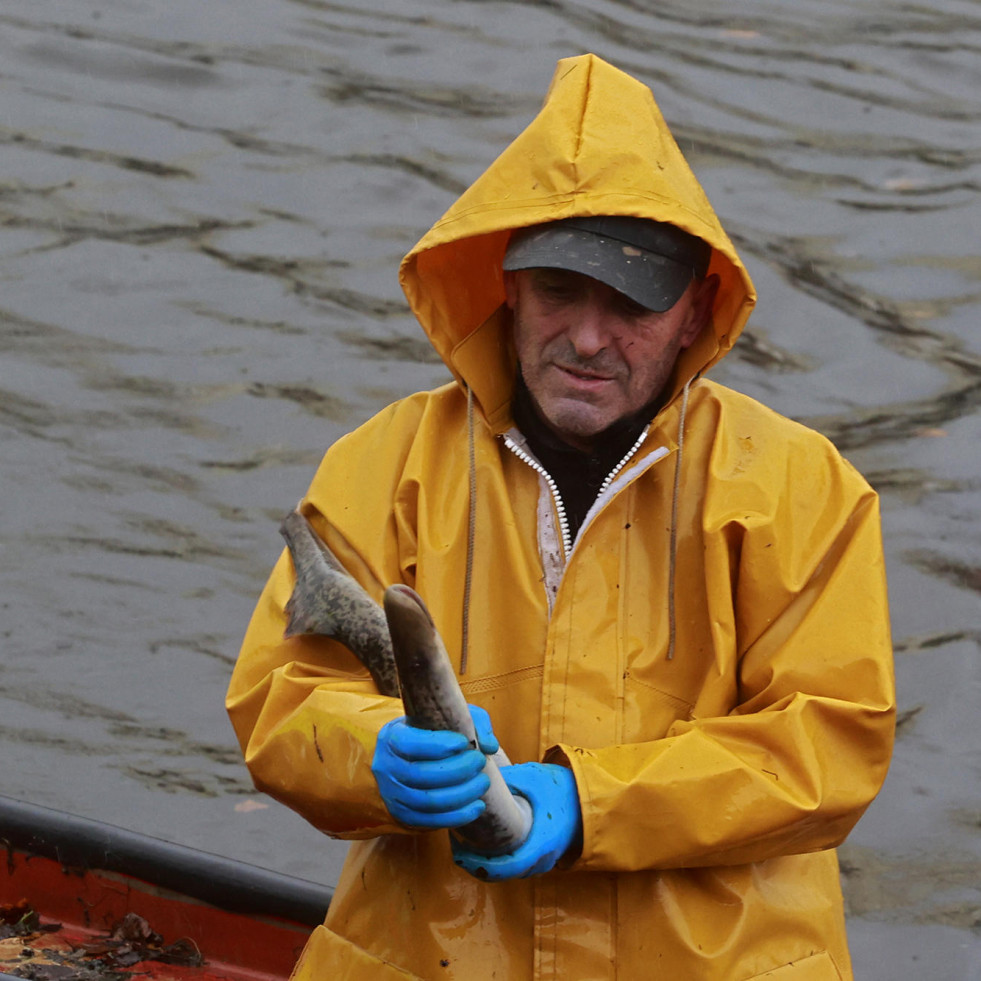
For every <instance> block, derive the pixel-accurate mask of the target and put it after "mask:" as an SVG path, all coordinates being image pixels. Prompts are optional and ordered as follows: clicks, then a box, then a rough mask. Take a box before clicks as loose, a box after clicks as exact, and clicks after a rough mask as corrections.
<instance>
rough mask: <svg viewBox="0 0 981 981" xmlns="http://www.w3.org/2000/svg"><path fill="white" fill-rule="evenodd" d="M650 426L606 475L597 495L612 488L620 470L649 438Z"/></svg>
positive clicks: (600, 495) (601, 494)
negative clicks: (611, 485)
mask: <svg viewBox="0 0 981 981" xmlns="http://www.w3.org/2000/svg"><path fill="white" fill-rule="evenodd" d="M650 428H651V427H650V426H647V427H645V429H644V431H643V432H642V433H641V434H640V435H639V436H638V437H637V441H636V442H635V443H634V445H633V446H631V447H630V449H629V450H627V452H626V454H625V456H624V458H623V459H622V460H621V461H620V462H619V463H618V464H617V465H616V466H615V467H614V468H613V469H612V470H611V471H610V472H609V473H608V474H607V475H606V479H605V480H604V481H603V483H602V484H600V489H599V491H598V492H597V494H596V497H597V498H599V497H602V496H603V494H605V493H606V492H607V491H608V490H609V489H610V484H612V483H613V481H614V480H616V479H617V476H618V474H619V473H620V471H621V470H622V469H623V468H624V467H625V466H626V465H627V464H628V463H629V462H630V458H631V457H632V456H633V455H634V454H635V453H636V452H637V451H638V450H639V449H640V447H641V444H642V443H643V442H644V440H645V439H647V432H648V430H649V429H650Z"/></svg>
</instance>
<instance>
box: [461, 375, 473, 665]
mask: <svg viewBox="0 0 981 981" xmlns="http://www.w3.org/2000/svg"><path fill="white" fill-rule="evenodd" d="M466 388H467V446H468V449H469V455H470V502H469V510H468V516H467V570H466V576H465V578H464V580H463V631H462V639H461V643H460V648H461V650H460V674H466V673H467V655H468V653H469V652H470V590H471V587H472V586H473V552H474V539H475V538H476V526H477V462H476V449H475V446H474V432H473V426H474V424H473V389H472V388H471V387H470V386H469V385H467V386H466Z"/></svg>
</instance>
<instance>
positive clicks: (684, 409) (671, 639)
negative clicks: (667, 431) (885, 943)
mask: <svg viewBox="0 0 981 981" xmlns="http://www.w3.org/2000/svg"><path fill="white" fill-rule="evenodd" d="M692 380H693V379H689V380H688V382H687V383H686V384H685V389H684V392H683V393H682V396H681V418H680V420H679V422H678V462H677V464H675V468H674V493H673V495H672V497H671V541H670V545H669V556H668V660H669V661H671V660H673V659H674V643H675V634H676V626H675V610H674V576H675V566H676V564H677V558H678V498H679V497H680V496H681V461H682V456H683V454H684V449H685V417H686V416H687V415H688V389H689V387H690V386H691V383H692Z"/></svg>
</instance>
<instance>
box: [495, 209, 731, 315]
mask: <svg viewBox="0 0 981 981" xmlns="http://www.w3.org/2000/svg"><path fill="white" fill-rule="evenodd" d="M711 255H712V247H711V246H710V245H709V244H708V243H707V242H704V241H702V239H700V238H698V237H697V236H695V235H690V234H689V233H688V232H685V231H682V229H680V228H678V226H677V225H671V224H668V223H667V222H663V221H652V220H650V219H648V218H633V217H626V216H622V215H602V216H598V217H587V218H563V219H562V220H560V221H553V222H548V223H547V224H544V225H533V226H532V227H531V228H520V229H518V230H517V231H515V232H514V233H513V234H512V235H511V241H510V242H509V243H508V248H507V252H506V253H505V256H504V263H503V266H504V268H505V269H508V270H514V269H533V268H545V269H568V270H569V271H570V272H577V273H582V274H583V275H584V276H591V277H592V278H593V279H598V280H599V281H600V282H601V283H606V285H607V286H612V287H613V289H615V290H617V291H619V292H620V293H623V294H625V295H626V296H629V297H630V299H631V300H634V301H635V302H636V303H639V304H640V305H641V306H643V307H647V309H648V310H655V311H657V312H658V313H662V312H663V311H665V310H669V309H670V308H671V307H673V306H674V305H675V303H677V302H678V300H679V299H681V294H682V293H684V292H685V290H686V289H687V288H688V284H689V283H690V282H691V281H692V279H695V278H697V279H701V278H702V277H703V276H704V275H705V273H706V271H707V269H708V264H709V259H710V258H711Z"/></svg>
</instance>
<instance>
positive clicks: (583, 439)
mask: <svg viewBox="0 0 981 981" xmlns="http://www.w3.org/2000/svg"><path fill="white" fill-rule="evenodd" d="M716 285H717V280H716V277H710V278H709V279H707V280H705V281H703V282H700V283H693V284H692V285H691V286H689V287H688V289H687V290H686V291H685V293H684V295H683V296H682V297H681V299H680V300H678V302H677V303H676V304H675V305H674V306H673V307H671V309H670V310H666V311H664V313H655V312H654V311H652V310H648V309H646V308H645V307H642V306H640V305H639V304H637V303H635V302H634V301H633V300H631V299H629V298H628V297H626V296H624V295H623V294H622V293H619V292H617V291H616V290H615V289H613V288H612V287H610V286H607V285H606V284H605V283H601V282H599V281H598V280H595V279H591V278H590V277H588V276H583V275H580V274H579V273H573V272H567V271H566V270H562V269H522V270H518V271H516V272H505V274H504V286H505V290H506V292H507V303H508V306H509V307H510V308H511V310H512V311H513V313H514V341H515V346H516V348H517V353H518V360H519V362H520V363H521V372H522V375H523V376H524V380H525V384H526V385H527V386H528V391H529V392H530V393H531V397H532V400H533V402H534V403H535V407H536V409H537V410H538V414H539V415H540V416H541V418H542V419H543V420H544V422H545V423H546V424H547V425H548V426H549V428H550V429H552V431H553V432H554V433H555V434H556V435H557V436H559V438H560V439H563V440H564V441H565V442H567V443H569V444H570V445H571V446H575V447H577V448H578V449H581V450H586V451H588V450H590V449H592V445H593V440H594V438H595V437H596V436H598V435H599V434H600V433H602V432H603V431H604V430H606V429H608V428H609V427H610V426H611V425H613V423H615V422H617V421H618V420H620V419H623V418H626V417H627V416H630V415H633V414H634V413H635V412H638V411H639V410H640V409H642V408H643V407H644V406H645V405H647V404H648V403H649V402H651V401H652V400H653V399H654V398H655V397H656V396H657V395H658V394H659V393H660V391H661V389H662V388H663V387H664V385H665V383H666V382H667V380H668V377H669V376H670V374H671V371H672V369H673V368H674V363H675V361H676V359H677V357H678V355H679V353H680V352H681V351H682V350H684V349H685V348H687V347H688V346H689V345H691V343H692V341H694V339H695V337H696V336H697V335H698V333H699V331H700V330H701V328H702V325H703V324H704V323H705V322H706V320H707V318H708V315H709V313H710V311H711V307H712V300H713V299H714V295H715V288H716Z"/></svg>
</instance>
